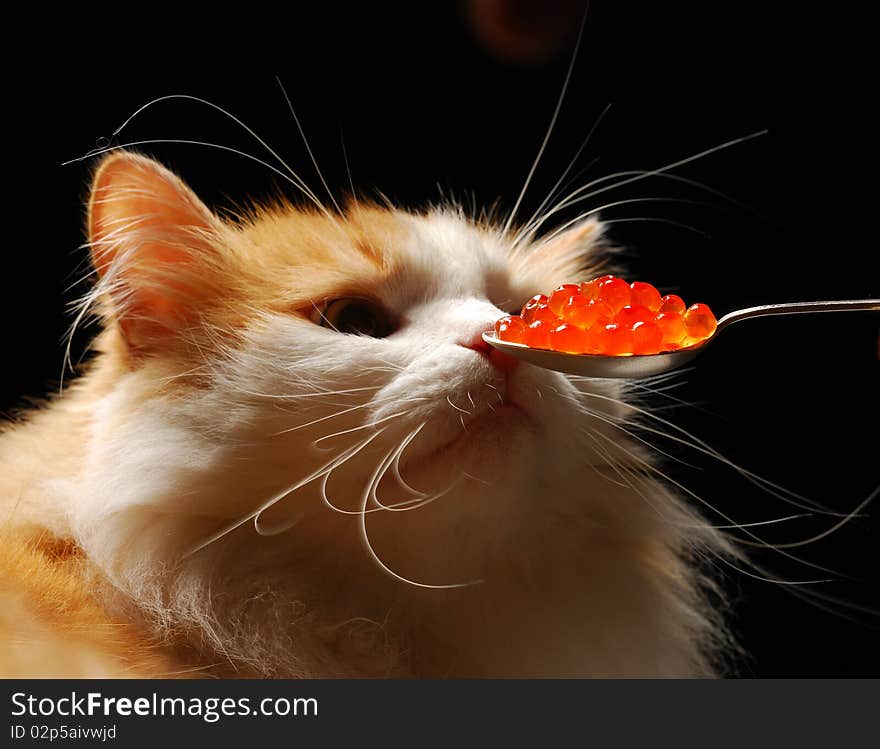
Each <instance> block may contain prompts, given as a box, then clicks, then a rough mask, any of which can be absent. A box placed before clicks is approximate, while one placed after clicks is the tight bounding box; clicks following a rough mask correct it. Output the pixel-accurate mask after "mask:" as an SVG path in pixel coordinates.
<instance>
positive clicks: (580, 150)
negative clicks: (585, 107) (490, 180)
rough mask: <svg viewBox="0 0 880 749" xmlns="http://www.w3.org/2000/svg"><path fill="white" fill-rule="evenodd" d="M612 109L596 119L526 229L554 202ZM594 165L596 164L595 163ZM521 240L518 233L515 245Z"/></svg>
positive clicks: (607, 106) (604, 110)
mask: <svg viewBox="0 0 880 749" xmlns="http://www.w3.org/2000/svg"><path fill="white" fill-rule="evenodd" d="M610 109H611V104H606V105H605V108H604V109H603V110H602V112H601V113H600V114H599V116H598V117H597V118H596V120H595V122H593V126H592V127H591V128H590V130H589V132H588V133H587V137H586V138H584V139H583V141H581V144H580V146H579V147H578V149H577V151H575V154H574V156H573V157H572V159H571V160H570V161H569V162H568V166H567V167H566V168H565V171H564V172H563V173H562V174H561V175H560V176H559V179H557V180H556V182H555V184H554V185H553V187H551V188H550V190H549V191H548V193H547V197H546V198H544V200H542V201H541V203H540V205H539V206H538V207H537V208H536V209H535V211H534V212H533V213H532V215H531V216H529V219H528V221H526V222H525V226H526V227H527V226H530V225H531V224H532V223H533V222H534V221H535V220H536V218H537V217H538V216H540V215H541V211H543V210H544V209H545V208H546V207H547V205H548V204H549V203H550V202H552V200H553V198H554V197H556V193H557V191H558V190H559V188H560V186H561V185H562V183H563V182H564V181H565V178H566V177H567V176H568V175H569V173H570V172H571V170H572V169H573V168H574V165H575V164H576V163H577V160H578V159H579V158H580V156H581V154H582V153H583V151H584V149H585V148H586V147H587V146H588V145H589V143H590V140H591V139H592V137H593V134H594V133H595V132H596V130H598V128H599V125H600V124H601V123H602V120H603V119H604V118H605V115H606V114H608V110H610ZM593 163H595V161H594V162H593ZM519 239H520V234H519V233H517V235H516V237H515V239H514V244H516V243H517V241H519Z"/></svg>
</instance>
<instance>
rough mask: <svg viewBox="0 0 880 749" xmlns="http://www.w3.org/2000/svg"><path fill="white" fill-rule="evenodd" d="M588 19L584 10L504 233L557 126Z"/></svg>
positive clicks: (507, 229)
mask: <svg viewBox="0 0 880 749" xmlns="http://www.w3.org/2000/svg"><path fill="white" fill-rule="evenodd" d="M586 20H587V13H586V12H584V15H583V18H582V19H581V25H580V28H579V29H578V35H577V40H576V41H575V45H574V51H573V52H572V54H571V60H570V61H569V63H568V70H567V71H566V72H565V80H564V81H563V83H562V90H561V91H560V92H559V98H558V99H557V101H556V108H555V109H554V110H553V116H552V117H551V118H550V125H549V126H548V127H547V132H546V133H545V135H544V140H543V141H542V142H541V147H540V148H539V149H538V153H537V155H536V156H535V160H534V161H533V162H532V166H531V168H530V169H529V173H528V174H527V175H526V180H525V182H524V183H523V186H522V189H521V190H520V191H519V195H518V196H517V199H516V202H515V203H514V204H513V208H512V209H511V211H510V214H509V215H508V217H507V221H506V222H505V223H504V228H503V229H502V232H501V233H502V234H504V235H506V234H507V233H508V232H509V231H510V227H511V225H512V224H513V222H514V220H515V219H516V213H517V211H518V210H519V207H520V204H521V203H522V201H523V198H524V197H525V195H526V192H527V191H528V189H529V185H530V184H531V181H532V177H533V176H534V174H535V170H536V169H537V168H538V164H539V163H540V161H541V157H542V156H543V155H544V150H545V149H546V148H547V143H548V142H549V141H550V136H551V134H552V133H553V128H554V127H555V126H556V120H557V118H558V117H559V112H560V110H561V109H562V102H563V101H565V93H566V91H568V84H569V83H570V81H571V75H572V73H573V72H574V64H575V62H576V61H577V56H578V51H579V50H580V48H581V39H582V38H583V35H584V25H585V23H586Z"/></svg>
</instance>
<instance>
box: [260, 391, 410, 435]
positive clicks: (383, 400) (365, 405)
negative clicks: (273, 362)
mask: <svg viewBox="0 0 880 749" xmlns="http://www.w3.org/2000/svg"><path fill="white" fill-rule="evenodd" d="M392 400H399V399H398V398H395V397H392V396H389V397H387V398H379V399H377V400H370V401H367V402H365V403H359V404H358V405H356V406H351V407H350V408H344V409H342V410H341V411H336V412H335V413H332V414H327V415H326V416H321V417H319V418H317V419H312V420H311V421H307V422H306V423H305V424H298V425H297V426H295V427H288V428H287V429H282V430H281V431H280V432H274V433H273V434H272V435H271V436H272V437H280V436H281V435H284V434H290V433H291V432H296V431H298V430H300V429H306V428H308V427H310V426H314V425H315V424H320V423H321V422H324V421H327V420H329V419H334V418H336V417H338V416H344V415H345V414H350V413H352V412H354V411H358V410H359V409H361V408H369V407H370V406H378V405H381V404H383V403H388V402H389V401H392ZM409 400H410V401H414V400H425V399H424V398H420V397H415V398H410V399H409Z"/></svg>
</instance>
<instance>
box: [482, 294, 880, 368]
mask: <svg viewBox="0 0 880 749" xmlns="http://www.w3.org/2000/svg"><path fill="white" fill-rule="evenodd" d="M867 310H873V311H880V299H847V300H843V301H837V302H793V303H791V304H765V305H762V306H760V307H748V308H746V309H740V310H735V311H734V312H729V313H728V314H726V315H725V316H724V317H722V318H721V319H720V320H719V321H718V327H717V328H716V329H715V332H714V333H713V334H712V336H711V337H710V338H707V339H706V340H705V341H703V342H702V343H698V344H696V345H694V346H689V347H688V348H683V349H678V350H677V351H667V352H665V353H660V354H640V355H634V356H602V355H597V354H565V353H562V352H561V351H548V350H546V349H538V348H529V347H528V346H526V345H524V344H522V343H508V342H507V341H502V340H500V339H498V338H496V337H495V332H494V331H491V332H487V333H483V340H484V341H485V342H486V343H488V344H489V345H490V346H494V347H495V348H497V349H498V350H499V351H503V352H504V353H506V354H510V355H511V356H515V357H516V358H517V359H522V360H523V361H525V362H528V363H529V364H534V365H535V366H536V367H543V368H544V369H554V370H556V371H557V372H566V373H568V374H576V375H584V376H586V377H632V378H637V377H650V376H651V375H656V374H660V373H661V372H666V371H668V370H670V369H675V368H676V367H680V366H682V365H683V364H687V362H689V361H690V360H691V359H693V358H694V357H695V356H696V355H697V354H699V353H700V352H701V351H702V350H703V349H704V348H706V346H708V345H709V344H710V343H711V342H712V341H714V340H715V339H716V338H718V336H719V334H720V333H721V332H722V331H723V330H724V329H725V328H728V327H729V326H731V325H733V323H736V322H740V321H741V320H748V319H749V318H752V317H764V316H765V315H797V314H803V313H805V312H860V311H867Z"/></svg>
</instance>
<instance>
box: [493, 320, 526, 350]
mask: <svg viewBox="0 0 880 749" xmlns="http://www.w3.org/2000/svg"><path fill="white" fill-rule="evenodd" d="M495 335H496V336H498V337H499V338H500V339H501V340H502V341H508V342H510V343H525V342H526V324H525V323H524V322H523V319H522V318H521V317H519V316H518V315H508V316H507V317H502V318H501V319H500V320H496V321H495Z"/></svg>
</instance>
